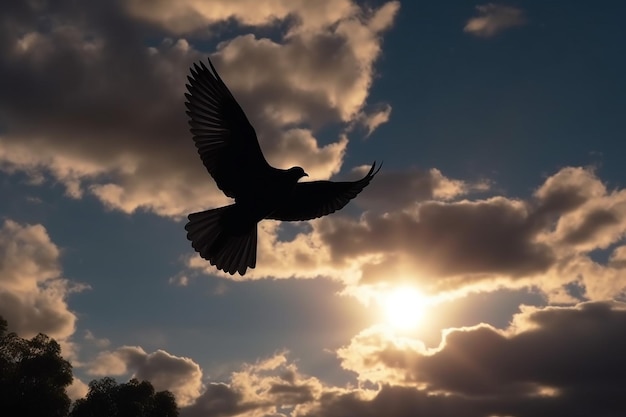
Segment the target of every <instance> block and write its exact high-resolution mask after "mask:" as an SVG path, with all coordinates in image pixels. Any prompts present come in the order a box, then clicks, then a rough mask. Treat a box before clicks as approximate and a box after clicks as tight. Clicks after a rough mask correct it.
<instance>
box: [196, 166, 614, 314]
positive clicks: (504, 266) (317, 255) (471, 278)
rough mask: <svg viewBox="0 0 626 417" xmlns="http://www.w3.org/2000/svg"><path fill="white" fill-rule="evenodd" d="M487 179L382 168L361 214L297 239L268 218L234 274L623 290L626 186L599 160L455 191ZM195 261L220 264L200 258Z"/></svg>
mask: <svg viewBox="0 0 626 417" xmlns="http://www.w3.org/2000/svg"><path fill="white" fill-rule="evenodd" d="M488 187H489V184H488V183H486V182H481V181H479V182H476V183H469V182H464V181H460V180H454V179H450V178H448V177H445V176H444V175H443V174H442V173H441V172H440V171H438V170H436V169H431V170H429V171H420V170H417V169H410V170H408V171H403V172H394V171H390V172H383V171H381V173H380V177H378V176H377V178H376V180H375V181H373V182H372V184H371V186H370V187H368V188H367V189H366V190H365V191H364V192H363V194H362V195H360V196H359V199H358V200H357V204H358V205H361V207H363V208H367V209H369V210H368V211H366V212H365V213H363V214H362V215H361V216H360V217H358V218H353V217H348V216H347V215H346V214H345V213H339V214H336V215H333V216H329V217H326V218H322V219H318V220H315V221H311V222H308V223H303V225H300V226H296V227H297V228H299V229H296V230H299V231H298V233H296V235H295V236H294V237H293V238H291V239H289V240H281V239H280V238H279V236H280V234H281V233H280V230H281V229H280V225H279V224H277V223H275V222H267V221H266V222H261V223H260V226H259V247H258V267H257V268H256V269H254V270H252V271H251V272H250V274H247V275H246V277H245V278H238V279H257V278H265V277H269V276H272V277H276V278H288V277H297V278H314V277H318V276H325V277H330V278H333V279H336V280H338V281H341V282H343V283H344V284H345V285H346V288H347V289H346V291H347V292H350V293H353V294H361V295H360V296H363V295H364V294H365V293H366V292H368V291H369V292H370V293H371V294H375V293H376V292H377V291H378V290H379V289H380V287H381V286H388V285H394V284H397V283H400V282H401V283H403V284H407V283H412V284H414V285H416V286H418V287H419V288H420V289H421V291H423V292H425V293H427V294H430V295H441V296H446V297H459V296H463V295H465V294H467V293H468V292H472V291H487V292H489V291H495V290H497V289H499V288H502V287H503V286H506V287H509V288H523V287H527V288H528V287H532V288H536V289H539V290H541V291H543V293H544V294H545V295H546V296H547V297H548V298H549V299H550V300H551V301H552V302H561V303H575V302H577V301H581V298H580V297H572V296H571V294H569V292H568V289H567V288H568V285H571V284H575V285H578V286H580V287H581V288H582V292H581V296H582V297H583V298H582V299H590V300H603V299H608V298H612V297H616V296H618V295H619V294H621V293H622V292H623V291H624V290H625V289H626V275H625V274H624V273H623V267H622V263H621V262H622V261H623V259H624V251H623V249H621V247H620V246H619V243H620V242H621V239H623V237H624V235H625V234H626V213H625V212H624V210H625V207H626V203H625V200H624V199H625V198H626V191H624V190H621V189H616V190H612V191H609V190H607V188H606V187H605V185H604V184H603V183H602V181H601V180H600V179H599V178H598V176H597V175H596V173H595V172H594V171H593V170H592V169H586V168H575V167H567V168H563V169H561V170H559V171H558V172H556V173H555V174H554V175H552V176H550V177H548V178H546V180H545V181H544V183H543V184H541V185H540V186H539V187H537V189H536V191H535V192H534V193H533V195H532V196H531V197H529V198H527V199H524V200H522V199H516V198H512V197H505V196H491V197H485V198H478V199H474V200H469V199H465V200H460V199H459V197H461V196H463V195H464V194H466V193H471V192H472V191H480V192H486V190H487V189H488ZM599 211H600V212H601V213H603V214H602V216H600V218H598V212H599ZM606 219H609V220H610V222H608V223H607V222H606ZM612 246H615V248H612ZM599 249H600V250H610V252H609V255H610V259H609V260H608V261H604V262H600V261H598V260H594V258H593V257H592V252H593V251H595V250H599ZM611 251H612V252H611ZM611 253H612V255H611ZM188 267H190V268H191V269H200V270H203V271H205V272H206V273H210V274H213V273H215V271H214V268H212V267H211V266H210V265H208V263H207V262H204V261H202V260H201V259H200V258H197V257H194V258H190V260H189V261H188ZM226 278H228V277H226Z"/></svg>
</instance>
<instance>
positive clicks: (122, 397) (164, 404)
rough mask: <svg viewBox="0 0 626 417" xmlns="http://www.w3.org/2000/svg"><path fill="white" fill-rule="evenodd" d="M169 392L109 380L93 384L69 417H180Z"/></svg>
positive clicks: (136, 381)
mask: <svg viewBox="0 0 626 417" xmlns="http://www.w3.org/2000/svg"><path fill="white" fill-rule="evenodd" d="M177 416H178V407H177V405H176V400H175V399H174V395H173V394H172V393H171V392H169V391H160V392H155V391H154V387H153V386H152V384H151V383H150V382H148V381H142V382H139V381H138V380H137V379H131V380H130V381H129V382H127V383H125V384H119V385H118V384H117V382H116V381H115V380H114V379H113V378H110V377H105V378H102V379H98V380H93V381H91V382H90V383H89V392H88V393H87V396H86V397H85V398H81V399H79V400H77V401H76V402H75V403H74V406H73V408H72V411H71V413H70V417H177Z"/></svg>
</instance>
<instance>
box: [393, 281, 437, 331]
mask: <svg viewBox="0 0 626 417" xmlns="http://www.w3.org/2000/svg"><path fill="white" fill-rule="evenodd" d="M425 301H426V300H425V298H424V296H423V295H422V294H421V293H420V292H419V291H418V290H417V289H415V288H413V287H409V286H403V287H397V288H394V289H392V290H390V291H389V292H387V293H386V294H384V295H383V296H382V307H383V311H384V314H385V318H386V319H387V322H388V323H389V324H390V325H391V326H392V327H394V328H396V329H398V330H411V329H414V328H415V327H417V326H418V325H419V324H420V322H421V321H422V319H423V316H424V308H425V305H426V302H425Z"/></svg>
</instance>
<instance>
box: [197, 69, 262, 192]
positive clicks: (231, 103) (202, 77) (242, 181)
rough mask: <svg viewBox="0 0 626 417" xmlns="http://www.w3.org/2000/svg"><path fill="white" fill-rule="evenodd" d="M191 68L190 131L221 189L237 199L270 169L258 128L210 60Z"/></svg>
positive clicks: (202, 157) (201, 156)
mask: <svg viewBox="0 0 626 417" xmlns="http://www.w3.org/2000/svg"><path fill="white" fill-rule="evenodd" d="M209 66H210V68H211V69H210V70H209V69H208V68H207V67H206V66H205V65H204V64H203V63H202V62H200V65H198V64H194V66H193V68H191V76H188V77H187V79H188V80H189V84H187V90H188V91H189V93H185V97H186V98H187V101H186V102H185V105H186V106H187V114H188V115H189V117H190V120H189V125H190V126H191V128H190V131H191V133H192V134H193V140H194V142H195V144H196V148H198V153H199V154H200V158H201V159H202V162H203V163H204V166H205V167H206V169H207V170H208V171H209V173H210V174H211V176H213V179H215V182H216V183H217V186H218V187H219V189H220V190H222V191H223V192H224V194H226V195H227V196H229V197H232V198H236V197H237V195H238V194H241V193H242V192H245V190H246V187H247V186H249V185H248V184H249V178H250V177H251V176H252V177H254V176H255V175H256V176H258V175H263V173H264V172H266V171H267V170H268V168H269V164H268V163H267V161H266V160H265V157H264V156H263V153H262V151H261V147H260V146H259V141H258V140H257V137H256V133H255V131H254V128H253V127H252V125H251V124H250V122H249V121H248V118H247V117H246V115H245V113H244V112H243V110H242V109H241V107H240V106H239V104H238V103H237V101H236V100H235V98H234V97H233V95H232V94H231V92H230V91H229V90H228V87H226V84H224V82H223V81H222V79H221V78H220V76H219V75H218V73H217V71H216V70H215V68H214V67H213V64H212V63H211V61H210V60H209Z"/></svg>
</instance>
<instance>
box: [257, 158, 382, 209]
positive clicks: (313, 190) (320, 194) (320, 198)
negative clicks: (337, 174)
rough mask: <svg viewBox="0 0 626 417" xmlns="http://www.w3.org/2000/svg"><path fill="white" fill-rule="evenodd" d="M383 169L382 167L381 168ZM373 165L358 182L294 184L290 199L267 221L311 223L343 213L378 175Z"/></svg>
mask: <svg viewBox="0 0 626 417" xmlns="http://www.w3.org/2000/svg"><path fill="white" fill-rule="evenodd" d="M381 166H382V165H381ZM379 170H380V167H379V168H378V169H376V162H374V164H373V165H372V168H371V169H370V170H369V172H368V173H367V175H365V176H364V177H363V178H361V179H360V180H358V181H343V182H333V181H311V182H299V183H297V184H296V186H295V188H294V190H293V193H292V195H291V198H290V199H289V200H288V201H287V202H286V203H285V204H283V205H282V206H281V207H280V208H278V209H277V210H274V211H273V212H272V213H271V214H270V215H269V216H267V218H268V219H274V220H283V221H299V220H311V219H315V218H317V217H322V216H325V215H327V214H330V213H333V212H335V211H337V210H340V209H342V208H343V207H344V206H345V205H346V204H348V202H349V201H350V200H352V199H353V198H354V197H356V196H357V195H358V194H359V193H360V192H361V191H363V189H364V188H365V187H366V186H367V185H368V184H369V183H370V181H371V180H372V178H374V175H376V174H377V173H378V171H379Z"/></svg>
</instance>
